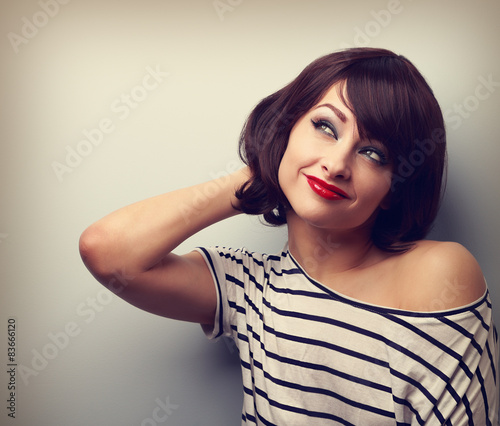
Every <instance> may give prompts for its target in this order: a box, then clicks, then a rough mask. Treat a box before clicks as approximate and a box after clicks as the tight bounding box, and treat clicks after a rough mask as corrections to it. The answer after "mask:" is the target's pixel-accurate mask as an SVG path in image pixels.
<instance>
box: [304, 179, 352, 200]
mask: <svg viewBox="0 0 500 426" xmlns="http://www.w3.org/2000/svg"><path fill="white" fill-rule="evenodd" d="M305 176H306V178H307V183H308V184H309V186H310V187H311V189H312V190H313V191H314V192H315V193H316V194H318V195H319V196H320V197H323V198H325V199H326V200H330V201H337V200H345V199H349V198H350V197H349V195H348V194H347V193H345V192H344V191H342V190H341V189H340V188H337V187H336V186H335V185H331V184H329V183H327V182H325V181H324V180H322V179H319V178H317V177H316V176H310V175H305Z"/></svg>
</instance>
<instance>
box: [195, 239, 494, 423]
mask: <svg viewBox="0 0 500 426" xmlns="http://www.w3.org/2000/svg"><path fill="white" fill-rule="evenodd" d="M199 252H200V253H201V254H202V255H203V256H204V257H205V259H206V261H207V264H208V266H209V268H210V270H211V271H212V274H213V277H214V283H215V285H216V289H217V293H218V308H217V313H216V318H215V326H214V329H213V330H210V331H207V335H208V336H209V337H210V338H218V337H220V336H222V335H226V336H231V337H232V338H233V339H234V341H235V342H236V344H237V346H238V348H239V353H240V358H241V370H242V376H243V387H244V404H243V412H242V424H259V425H260V424H262V425H287V426H288V425H303V424H307V425H311V426H314V425H324V424H332V425H337V424H339V425H351V424H352V425H364V424H367V425H371V426H372V425H373V426H376V425H386V424H397V425H417V424H421V425H423V424H439V425H443V424H449V425H462V424H464V425H465V424H475V425H491V424H494V425H496V422H497V417H496V412H497V411H498V385H497V377H496V376H497V371H498V364H497V360H498V339H497V334H496V330H495V327H494V325H493V321H492V314H491V302H490V299H489V294H488V293H486V294H485V295H484V297H483V298H481V299H480V300H478V301H477V302H475V303H473V304H471V305H469V306H466V307H463V308H459V309H454V310H449V311H441V312H431V313H427V312H409V311H403V310H398V309H390V308H384V307H381V306H376V305H371V304H367V303H363V302H360V301H357V300H354V299H351V298H348V297H345V296H343V295H341V294H339V293H337V292H335V291H333V290H331V289H329V288H328V287H326V286H324V285H322V284H321V283H319V282H317V281H315V280H314V279H312V278H310V277H309V276H308V275H307V274H306V273H305V271H304V270H303V269H302V268H301V266H300V265H299V264H298V263H297V262H296V261H295V259H293V257H292V256H291V255H290V253H289V252H288V251H287V250H285V251H284V252H283V253H282V254H281V255H279V256H276V255H273V256H269V255H262V254H258V253H252V252H249V251H247V250H231V249H224V248H211V249H206V248H200V249H199Z"/></svg>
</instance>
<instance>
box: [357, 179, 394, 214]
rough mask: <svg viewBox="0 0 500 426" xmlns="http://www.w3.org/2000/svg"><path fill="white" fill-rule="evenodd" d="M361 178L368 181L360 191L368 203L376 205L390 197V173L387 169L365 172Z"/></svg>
mask: <svg viewBox="0 0 500 426" xmlns="http://www.w3.org/2000/svg"><path fill="white" fill-rule="evenodd" d="M362 180H363V181H364V182H367V183H368V184H367V185H366V186H364V187H363V191H362V192H363V193H364V195H365V197H366V198H365V199H366V200H367V201H368V200H369V202H370V204H373V205H375V206H378V205H380V204H381V203H384V202H385V201H386V200H387V199H389V198H390V192H391V182H392V173H391V172H390V171H389V170H388V171H384V172H380V171H377V172H376V173H367V175H366V176H364V177H363V178H362Z"/></svg>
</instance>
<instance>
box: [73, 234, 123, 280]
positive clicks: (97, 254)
mask: <svg viewBox="0 0 500 426" xmlns="http://www.w3.org/2000/svg"><path fill="white" fill-rule="evenodd" d="M109 240H110V238H109V236H108V235H107V233H106V231H105V230H103V229H101V228H100V227H99V226H97V225H91V226H90V227H88V228H87V229H86V230H85V231H83V233H82V235H81V236H80V240H79V250H80V256H81V258H82V261H83V263H84V265H85V266H86V267H87V269H88V270H89V271H90V273H91V274H92V275H93V276H94V277H96V279H97V280H98V281H100V282H103V281H105V280H107V279H109V277H111V276H113V273H114V271H115V267H114V266H113V263H112V262H111V261H110V257H109V255H110V251H111V250H110V246H109Z"/></svg>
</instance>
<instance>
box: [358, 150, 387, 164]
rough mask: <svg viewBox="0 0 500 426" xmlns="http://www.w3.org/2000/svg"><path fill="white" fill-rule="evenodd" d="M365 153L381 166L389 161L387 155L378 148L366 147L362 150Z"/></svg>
mask: <svg viewBox="0 0 500 426" xmlns="http://www.w3.org/2000/svg"><path fill="white" fill-rule="evenodd" d="M360 152H361V153H362V154H363V155H365V156H366V157H368V158H369V159H370V160H371V161H374V162H375V163H377V164H380V165H381V166H384V165H386V164H387V163H388V160H387V156H386V155H385V154H384V153H383V152H382V151H381V150H380V149H378V148H374V147H366V148H363V149H362V150H361V151H360Z"/></svg>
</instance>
